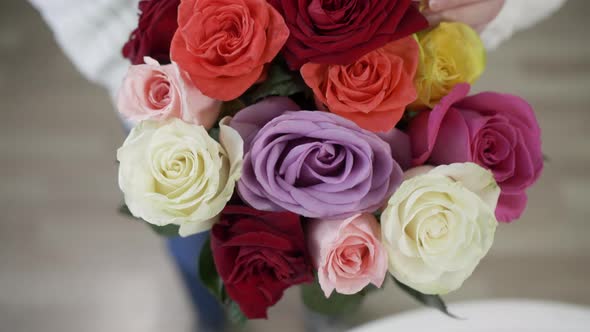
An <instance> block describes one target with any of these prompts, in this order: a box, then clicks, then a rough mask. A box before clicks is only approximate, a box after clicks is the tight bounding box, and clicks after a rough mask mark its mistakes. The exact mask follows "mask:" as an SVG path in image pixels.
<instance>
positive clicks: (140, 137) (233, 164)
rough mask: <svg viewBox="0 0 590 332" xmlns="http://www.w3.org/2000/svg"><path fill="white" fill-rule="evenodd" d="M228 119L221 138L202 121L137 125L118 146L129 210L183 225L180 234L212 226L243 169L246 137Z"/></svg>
mask: <svg viewBox="0 0 590 332" xmlns="http://www.w3.org/2000/svg"><path fill="white" fill-rule="evenodd" d="M227 121H229V119H228V118H226V119H223V120H222V121H221V123H220V132H219V140H220V143H218V142H217V141H215V140H214V139H213V138H211V137H210V136H209V134H208V133H207V130H206V129H205V128H204V127H203V126H197V125H193V124H188V123H186V122H183V121H182V120H179V119H175V118H174V119H170V120H167V121H164V122H156V121H151V120H148V121H142V122H140V123H139V125H137V126H136V127H135V128H133V130H132V131H131V133H130V134H129V137H127V139H126V140H125V143H124V144H123V146H122V147H121V148H119V150H118V151H117V160H118V161H119V162H120V164H119V187H120V188H121V191H123V194H124V196H125V203H126V204H127V206H128V207H129V210H130V211H131V213H132V214H133V215H134V216H135V217H138V218H141V219H143V220H145V221H147V222H149V223H150V224H153V225H157V226H165V225H169V224H174V225H179V226H180V230H179V233H180V235H181V236H188V235H192V234H196V233H199V232H203V231H206V230H208V229H210V228H211V226H212V225H213V223H214V222H215V217H216V216H217V215H218V214H219V213H220V212H221V210H222V209H223V207H224V206H225V205H226V203H227V202H228V201H229V199H230V198H231V196H232V194H233V192H234V187H235V183H236V181H237V180H238V179H239V177H240V175H241V170H242V154H243V141H242V138H241V137H240V135H239V134H238V133H237V132H236V131H235V130H234V129H232V128H230V127H229V126H227V125H226V123H227Z"/></svg>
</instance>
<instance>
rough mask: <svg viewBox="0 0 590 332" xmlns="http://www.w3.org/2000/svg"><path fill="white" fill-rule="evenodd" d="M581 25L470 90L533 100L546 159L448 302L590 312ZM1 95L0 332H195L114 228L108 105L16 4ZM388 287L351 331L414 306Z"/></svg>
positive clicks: (134, 230)
mask: <svg viewBox="0 0 590 332" xmlns="http://www.w3.org/2000/svg"><path fill="white" fill-rule="evenodd" d="M80 1H84V0H80ZM86 1H91V0H86ZM589 12H590V2H589V1H585V0H570V1H568V3H567V4H566V6H565V7H564V8H563V9H562V10H561V11H560V12H558V13H557V14H556V15H555V16H553V17H552V18H550V19H548V20H546V21H544V22H543V23H541V24H540V25H538V26H536V27H535V28H533V29H531V30H528V31H525V32H522V33H519V34H517V35H516V36H514V37H513V38H512V39H511V40H510V41H508V42H506V43H505V44H503V45H502V46H501V47H500V48H499V49H498V50H496V51H495V52H493V53H491V54H490V55H489V65H488V70H487V73H486V74H485V75H484V77H483V78H482V79H481V81H480V82H478V84H477V85H476V89H477V90H497V91H503V92H510V93H513V94H517V95H520V96H523V97H524V98H526V99H527V100H529V101H530V102H531V103H532V104H533V105H534V107H535V109H536V111H537V116H538V118H539V121H540V124H541V127H542V129H543V142H544V151H545V154H546V155H547V156H548V159H549V161H548V162H547V163H546V167H545V171H544V174H543V176H542V178H541V180H540V181H539V182H538V184H537V185H536V186H535V187H534V188H533V189H532V190H530V199H529V206H528V210H527V212H526V214H525V215H524V217H523V218H522V219H521V220H519V221H517V222H515V223H514V224H511V225H501V227H499V230H498V232H497V234H496V241H495V244H494V246H493V248H492V251H491V253H490V254H489V255H488V256H487V258H486V259H485V260H484V261H483V262H482V264H481V265H480V266H479V268H478V269H477V270H476V272H475V273H474V275H473V276H472V277H471V278H470V279H468V281H467V282H466V283H465V285H464V287H463V288H462V289H461V290H460V291H457V292H456V293H453V294H451V295H449V296H447V297H446V300H447V301H448V302H449V303H453V302H458V301H465V300H476V299H489V298H530V299H544V300H554V301H564V302H570V303H576V304H586V305H589V304H590V287H589V286H588V284H589V282H590V240H589V238H590V220H589V219H588V216H589V215H590V199H589V197H590V110H589V109H590V43H589V42H588V41H589V40H588V32H587V16H588V13H589ZM0 96H1V99H0V100H1V101H0V109H1V113H0V169H1V172H0V330H1V331H11V332H19V331H23V332H24V331H26V332H29V331H40V330H43V331H62V332H68V331H88V332H92V331H143V332H149V331H164V330H165V331H190V330H192V327H193V325H192V320H193V316H192V312H191V310H190V307H189V303H188V298H187V296H186V295H185V291H184V289H183V286H182V283H181V281H180V279H179V277H178V276H177V274H176V271H175V268H174V266H173V265H172V262H171V261H170V260H169V259H168V257H167V251H166V250H165V247H164V243H163V241H162V239H160V238H158V237H157V236H156V235H154V234H152V232H151V231H150V229H148V227H146V226H144V225H143V224H141V223H139V222H136V221H133V220H130V219H127V218H125V217H122V216H119V215H118V214H117V208H118V206H119V205H120V203H121V201H122V197H121V194H120V192H119V190H118V187H117V166H116V163H115V151H116V149H117V148H118V147H119V145H120V144H121V143H122V141H123V139H124V133H123V130H122V127H121V125H120V123H119V119H118V118H117V116H116V114H115V111H114V109H113V106H112V104H111V100H110V98H109V97H108V95H107V93H106V92H105V91H103V90H102V89H101V88H99V87H97V86H94V85H92V84H91V83H88V82H87V81H85V80H84V79H83V78H82V77H81V76H80V74H79V73H78V72H77V71H76V70H75V68H74V67H73V66H72V65H71V64H70V63H69V62H68V60H67V59H66V57H65V56H64V55H63V54H62V52H61V51H60V49H59V48H58V47H57V46H56V44H55V42H54V40H53V36H52V34H51V32H50V31H49V30H48V28H47V27H46V26H45V24H44V23H43V21H42V19H41V17H40V16H39V15H38V14H37V13H36V12H35V11H34V10H33V8H31V7H30V6H29V5H28V4H27V2H26V1H23V0H20V1H18V0H2V1H1V2H0ZM387 288H388V290H387V291H384V292H378V293H376V294H374V295H372V296H370V297H369V299H368V301H367V302H366V303H365V304H364V306H363V309H362V312H361V313H360V314H359V315H357V316H355V317H353V318H351V319H353V320H354V321H356V322H363V321H367V320H371V319H375V318H379V317H383V316H387V315H390V314H394V313H398V312H401V311H403V310H407V309H413V308H417V307H418V305H417V304H416V303H415V302H413V300H412V299H410V298H408V297H407V296H406V295H404V294H403V293H401V292H400V291H399V290H397V289H396V288H395V287H393V286H392V285H388V287H387ZM298 296H299V293H298V290H296V289H295V290H291V291H289V292H287V294H286V296H285V298H284V299H283V300H282V301H281V302H280V303H279V304H278V305H277V306H276V307H274V308H273V309H271V310H270V318H271V320H270V321H268V322H265V321H257V322H253V323H250V324H248V325H247V327H246V329H245V331H275V330H276V329H277V327H280V329H281V330H282V331H285V332H287V331H301V330H303V321H302V319H301V317H302V312H303V308H302V304H301V302H300V300H299V298H298ZM457 314H458V315H459V316H460V315H461V313H460V312H458V313H457Z"/></svg>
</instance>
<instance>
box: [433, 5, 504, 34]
mask: <svg viewBox="0 0 590 332" xmlns="http://www.w3.org/2000/svg"><path fill="white" fill-rule="evenodd" d="M431 1H433V0H431ZM440 1H445V2H450V1H455V2H459V1H463V2H465V1H471V3H470V4H466V5H463V6H460V7H453V8H451V9H447V10H442V11H439V12H434V11H432V9H431V10H428V11H425V12H424V14H425V16H426V18H427V19H428V22H429V23H430V25H436V24H438V23H440V22H443V21H444V22H463V23H465V24H467V25H470V26H471V27H473V28H474V29H477V30H479V31H481V30H483V28H484V27H485V26H486V25H487V24H488V23H489V22H491V21H492V20H493V19H494V18H495V17H496V16H497V15H498V13H499V12H500V10H501V9H502V6H503V5H504V0H483V1H481V0H480V1H473V0H440Z"/></svg>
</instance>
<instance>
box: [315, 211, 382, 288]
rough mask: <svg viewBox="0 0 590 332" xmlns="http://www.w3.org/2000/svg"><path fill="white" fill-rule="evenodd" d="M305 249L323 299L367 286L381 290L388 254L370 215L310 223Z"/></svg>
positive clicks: (377, 225) (375, 222) (378, 229)
mask: <svg viewBox="0 0 590 332" xmlns="http://www.w3.org/2000/svg"><path fill="white" fill-rule="evenodd" d="M307 237H308V241H309V242H308V246H309V250H310V254H311V257H312V259H313V260H314V266H315V267H316V268H317V269H318V280H319V283H320V286H321V287H322V290H323V291H324V294H325V295H326V297H329V296H330V295H331V294H332V291H334V289H336V291H337V292H338V293H340V294H348V295H350V294H355V293H357V292H359V291H361V290H362V289H363V288H365V286H367V285H368V284H369V283H372V284H373V285H375V286H377V287H381V285H382V284H383V280H384V279H385V274H386V273H387V254H386V252H385V250H384V248H383V246H382V245H381V229H380V227H379V223H378V222H377V219H375V217H374V216H373V215H371V214H360V215H356V216H353V217H350V218H348V219H345V220H313V221H311V222H310V223H309V229H308V234H307Z"/></svg>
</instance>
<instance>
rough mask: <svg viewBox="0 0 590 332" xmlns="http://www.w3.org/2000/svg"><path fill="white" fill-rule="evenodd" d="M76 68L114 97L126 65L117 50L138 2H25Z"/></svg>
mask: <svg viewBox="0 0 590 332" xmlns="http://www.w3.org/2000/svg"><path fill="white" fill-rule="evenodd" d="M29 1H30V2H31V4H32V5H33V6H34V7H35V8H37V10H39V12H40V13H41V15H42V16H43V19H44V20H45V21H46V22H47V24H48V25H49V27H50V28H51V29H52V30H53V32H54V35H55V39H56V40H57V42H58V44H59V45H60V46H61V48H62V49H63V51H64V53H65V54H66V55H67V57H68V58H69V59H70V60H71V61H72V62H73V63H74V65H75V66H76V68H77V69H78V70H79V71H80V72H81V73H82V74H83V75H84V76H85V77H86V78H87V79H89V80H90V81H93V82H95V83H98V84H100V85H101V86H103V87H105V88H107V89H108V90H109V92H110V93H111V96H113V97H114V95H115V94H116V91H117V90H118V89H119V86H120V84H121V81H122V78H123V76H124V75H125V73H126V72H127V69H128V67H129V65H130V62H129V61H128V60H127V59H125V58H123V56H122V54H121V49H122V48H123V45H124V44H125V42H126V41H127V39H128V38H129V34H130V33H131V31H133V29H135V27H137V21H138V15H137V14H138V9H137V8H138V2H139V0H29Z"/></svg>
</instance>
